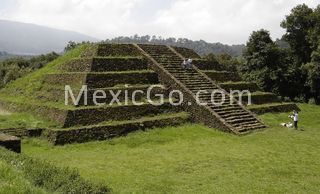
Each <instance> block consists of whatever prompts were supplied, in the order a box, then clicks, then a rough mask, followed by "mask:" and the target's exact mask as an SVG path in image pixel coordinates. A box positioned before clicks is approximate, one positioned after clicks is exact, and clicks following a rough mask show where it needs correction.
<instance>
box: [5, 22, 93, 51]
mask: <svg viewBox="0 0 320 194" xmlns="http://www.w3.org/2000/svg"><path fill="white" fill-rule="evenodd" d="M0 29H1V31H0V51H6V52H8V53H11V54H15V55H38V54H42V53H48V52H52V51H55V52H61V51H63V49H64V47H65V45H66V44H67V43H68V41H70V40H72V41H75V42H81V41H97V39H95V38H93V37H90V36H87V35H83V34H80V33H77V32H73V31H66V30H58V29H54V28H48V27H44V26H39V25H35V24H27V23H21V22H14V21H8V20H0Z"/></svg>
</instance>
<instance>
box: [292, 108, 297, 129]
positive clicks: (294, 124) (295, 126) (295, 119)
mask: <svg viewBox="0 0 320 194" xmlns="http://www.w3.org/2000/svg"><path fill="white" fill-rule="evenodd" d="M290 118H291V119H293V126H294V128H295V129H298V120H299V115H298V112H297V111H295V110H294V111H293V114H292V115H290Z"/></svg>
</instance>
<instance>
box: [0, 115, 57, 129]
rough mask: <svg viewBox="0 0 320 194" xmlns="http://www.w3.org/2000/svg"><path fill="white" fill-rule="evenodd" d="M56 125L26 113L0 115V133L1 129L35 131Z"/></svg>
mask: <svg viewBox="0 0 320 194" xmlns="http://www.w3.org/2000/svg"><path fill="white" fill-rule="evenodd" d="M51 126H56V124H54V123H51V122H49V121H45V120H43V119H40V118H38V117H35V116H34V115H31V114H28V113H12V114H3V115H1V113H0V131H1V129H36V128H48V127H51Z"/></svg>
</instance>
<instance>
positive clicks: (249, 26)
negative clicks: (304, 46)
mask: <svg viewBox="0 0 320 194" xmlns="http://www.w3.org/2000/svg"><path fill="white" fill-rule="evenodd" d="M301 3H305V4H307V5H308V6H310V7H313V8H314V7H316V6H317V4H320V2H319V0H304V1H301V0H0V19H6V20H13V21H20V22H26V23H33V24H38V25H43V26H48V27H53V28H58V29H64V30H72V31H77V32H80V33H83V34H87V35H90V36H92V37H95V38H99V39H106V38H113V37H117V36H131V35H134V34H138V35H146V34H148V35H157V36H162V37H165V38H167V37H176V38H180V37H182V38H189V39H192V40H200V39H201V40H205V41H207V42H221V43H225V44H244V43H246V41H247V40H248V37H249V35H250V33H251V32H252V31H254V30H259V29H261V28H264V29H267V30H269V31H270V33H271V36H272V38H274V39H275V38H280V37H281V36H282V34H284V30H283V29H282V28H281V27H280V22H281V21H282V20H283V19H284V18H285V15H288V14H289V13H290V10H291V9H292V8H293V7H294V6H296V5H298V4H301ZM0 30H1V29H0Z"/></svg>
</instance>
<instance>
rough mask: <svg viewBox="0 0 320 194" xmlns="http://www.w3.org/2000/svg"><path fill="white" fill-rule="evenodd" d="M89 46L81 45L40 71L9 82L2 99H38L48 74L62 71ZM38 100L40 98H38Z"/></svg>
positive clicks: (0, 95) (0, 96)
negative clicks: (69, 61) (37, 97)
mask: <svg viewBox="0 0 320 194" xmlns="http://www.w3.org/2000/svg"><path fill="white" fill-rule="evenodd" d="M87 47H88V45H81V46H79V47H77V48H75V49H73V50H71V51H69V52H67V53H66V54H64V55H62V56H61V57H59V58H57V59H56V60H54V61H52V62H50V63H48V64H47V65H46V66H45V67H43V68H41V69H40V70H38V71H35V72H33V73H30V74H28V75H26V76H24V77H22V78H19V79H17V80H15V81H13V82H11V83H9V84H8V85H7V86H6V87H5V88H4V89H2V90H1V92H0V99H1V98H5V99H7V98H8V97H11V98H13V97H15V99H16V100H19V101H20V102H24V101H29V100H30V98H33V99H36V96H35V94H36V92H37V91H39V90H41V88H42V86H43V84H44V82H43V81H44V78H45V75H46V74H50V73H51V74H53V73H60V68H59V67H60V66H61V65H63V64H64V63H65V62H67V61H68V60H71V59H73V58H76V57H79V56H80V55H81V53H82V52H83V51H84V50H85V49H86V48H87ZM37 100H38V99H37Z"/></svg>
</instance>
